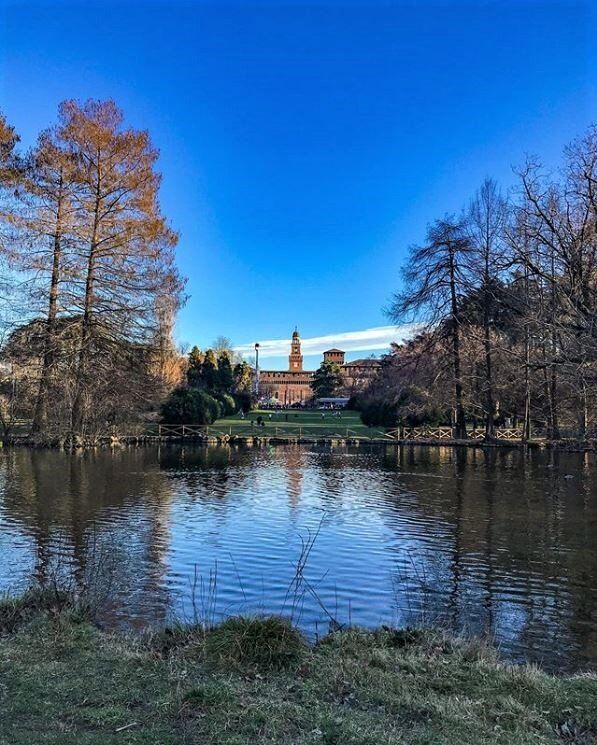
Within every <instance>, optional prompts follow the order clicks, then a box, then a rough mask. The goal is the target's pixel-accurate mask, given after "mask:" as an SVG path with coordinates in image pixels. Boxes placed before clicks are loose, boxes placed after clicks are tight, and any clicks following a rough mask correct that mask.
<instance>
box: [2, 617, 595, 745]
mask: <svg viewBox="0 0 597 745" xmlns="http://www.w3.org/2000/svg"><path fill="white" fill-rule="evenodd" d="M162 642H163V637H162V636H161V635H158V636H155V637H129V636H120V635H113V634H107V633H104V632H102V631H99V630H98V629H96V628H94V627H93V626H91V625H89V624H87V623H81V622H79V623H73V621H72V620H70V617H69V616H68V614H67V616H66V618H65V617H63V614H57V615H56V614H49V613H47V612H40V613H39V614H38V615H36V616H34V617H31V618H29V619H28V620H27V622H26V623H24V624H21V625H20V626H19V627H18V628H16V629H15V630H14V632H13V633H11V634H6V635H5V636H4V637H3V638H1V639H0V723H1V724H0V743H2V745H9V744H10V745H31V744H32V743H55V744H57V745H58V744H59V745H75V744H76V745H111V744H112V743H128V744H133V743H138V744H144V745H149V744H150V743H151V744H152V745H154V744H155V743H160V745H169V744H172V745H174V743H202V744H204V745H266V744H268V745H272V744H277V743H279V744H280V745H282V743H283V744H284V745H287V744H288V743H291V744H292V743H295V744H297V745H315V744H316V743H324V744H326V745H331V744H332V743H335V744H337V745H398V743H411V744H412V745H432V744H433V745H436V744H437V745H441V744H442V743H445V744H446V745H452V744H453V745H456V744H458V745H485V744H486V745H490V744H491V745H494V744H497V745H522V743H529V744H530V743H554V744H555V743H560V745H562V743H570V744H571V743H577V745H579V744H581V743H582V744H584V745H588V743H591V742H594V738H595V735H596V734H597V678H595V676H590V675H585V676H576V677H568V678H557V677H552V676H549V675H547V674H545V673H543V672H541V671H540V670H538V669H536V668H532V667H515V666H509V665H505V664H502V663H500V662H499V661H497V658H496V654H495V652H494V651H493V650H492V649H491V648H489V647H487V646H486V645H484V644H481V643H478V642H475V643H469V642H465V641H461V640H454V639H447V638H446V637H444V636H443V635H441V634H438V633H431V632H417V633H413V632H406V633H405V632H396V631H392V630H389V629H383V630H379V631H377V632H364V631H359V630H356V629H352V630H347V631H342V632H338V633H336V634H333V635H332V636H329V637H326V638H325V639H323V640H322V641H321V642H320V643H319V644H317V645H315V646H308V645H307V644H305V643H304V642H303V641H302V638H301V637H300V635H298V634H296V632H294V630H292V629H291V627H290V626H289V625H288V624H287V623H286V622H280V621H279V619H255V618H253V619H244V620H243V619H234V621H233V622H232V621H229V622H227V623H225V624H224V625H223V626H221V627H219V628H216V629H215V630H211V631H205V630H201V629H197V628H190V629H189V630H188V633H185V632H184V630H183V629H179V631H178V637H177V642H176V644H173V645H170V646H168V647H164V646H163V643H162ZM280 653H281V655H282V657H281V658H280V657H279V656H278V655H279V654H280ZM272 654H273V657H272ZM281 661H282V662H283V664H280V662H281ZM289 662H291V664H287V663H289Z"/></svg>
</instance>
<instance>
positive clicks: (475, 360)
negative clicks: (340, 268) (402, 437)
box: [369, 125, 597, 439]
mask: <svg viewBox="0 0 597 745" xmlns="http://www.w3.org/2000/svg"><path fill="white" fill-rule="evenodd" d="M517 176H518V185H517V188H516V189H515V190H513V192H512V193H511V194H510V195H509V196H508V198H506V197H505V196H504V195H502V194H501V192H500V190H499V188H498V186H497V184H496V183H495V182H494V181H493V180H491V179H488V180H486V181H485V182H484V183H483V184H482V186H481V188H480V189H479V191H478V192H477V193H476V194H475V195H474V197H473V199H472V200H471V202H470V204H469V205H468V207H467V208H466V209H465V210H463V213H462V215H461V216H459V217H458V218H455V217H447V218H443V219H441V220H438V221H436V222H435V223H433V224H432V225H431V226H430V227H429V228H428V231H427V240H426V242H425V243H424V244H422V245H420V246H414V247H413V248H411V250H410V254H409V259H408V263H407V266H406V269H405V270H404V273H403V289H402V290H401V292H400V293H398V294H397V295H396V296H395V297H394V300H393V303H392V304H391V306H390V308H389V309H388V313H389V316H390V317H391V318H392V319H393V320H394V321H396V322H400V321H404V320H410V321H412V320H415V321H418V322H419V323H421V324H422V327H423V332H422V333H421V335H420V336H419V337H417V339H415V340H413V341H412V342H410V343H408V344H406V345H404V346H402V347H400V348H396V349H395V350H394V351H393V354H391V355H389V356H388V358H387V359H386V364H385V367H384V371H383V373H382V375H381V376H380V379H379V380H378V381H377V382H376V384H375V386H374V387H373V389H372V390H371V391H370V392H369V398H370V399H371V401H377V402H378V404H379V401H380V400H385V401H386V403H388V402H389V409H388V408H387V406H386V416H389V417H390V418H392V417H393V418H394V419H396V418H400V417H401V416H402V415H407V416H410V417H414V418H417V417H419V419H421V417H422V418H424V417H425V416H427V417H430V418H431V419H436V420H437V419H441V420H443V421H444V422H445V423H450V420H452V423H453V424H454V425H455V426H456V427H459V428H460V429H462V427H464V423H465V420H469V421H470V420H473V421H476V420H478V421H482V422H483V423H484V426H485V431H486V434H487V435H488V436H491V435H492V434H493V428H494V425H495V423H496V421H500V420H502V419H504V418H507V419H511V420H512V421H514V422H517V423H519V424H520V425H521V426H522V427H523V429H524V433H525V436H526V437H529V436H530V432H531V427H532V426H535V427H537V426H540V427H543V428H545V431H546V433H547V435H548V436H549V437H551V438H556V439H557V438H558V437H560V436H561V434H562V432H563V431H564V430H565V431H571V430H574V431H575V432H576V433H578V434H579V435H581V436H585V435H586V433H587V431H588V430H590V429H591V428H593V427H594V426H595V405H596V398H597V127H596V126H595V125H593V126H591V127H590V128H589V130H588V131H587V132H586V134H585V135H584V136H583V137H582V138H580V139H578V140H577V141H575V142H573V143H572V144H571V145H569V146H568V147H567V148H566V149H565V151H564V158H563V166H562V168H561V169H560V171H559V172H558V173H556V174H555V175H554V174H549V173H546V172H545V170H544V169H543V167H542V166H541V164H540V163H538V162H536V161H528V162H527V163H526V164H525V165H524V167H522V168H521V169H520V170H519V171H518V173H517ZM388 411H389V412H390V413H389V414H388V413H387V412H388Z"/></svg>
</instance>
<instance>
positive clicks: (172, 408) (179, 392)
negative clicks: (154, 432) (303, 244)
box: [161, 388, 221, 424]
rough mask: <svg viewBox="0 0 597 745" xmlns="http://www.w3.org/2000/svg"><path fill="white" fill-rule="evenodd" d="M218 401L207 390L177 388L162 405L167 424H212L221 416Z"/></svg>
mask: <svg viewBox="0 0 597 745" xmlns="http://www.w3.org/2000/svg"><path fill="white" fill-rule="evenodd" d="M220 411H221V410H220V406H219V404H218V402H217V401H216V400H215V398H213V397H212V396H210V395H209V394H208V393H205V391H199V390H196V389H194V388H177V389H176V390H175V391H173V392H172V393H171V394H170V395H169V396H168V398H167V400H166V401H165V402H164V403H163V404H162V407H161V417H162V421H163V422H164V423H166V424H212V423H213V422H215V420H216V419H217V418H218V417H219V416H220Z"/></svg>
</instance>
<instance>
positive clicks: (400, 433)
mask: <svg viewBox="0 0 597 745" xmlns="http://www.w3.org/2000/svg"><path fill="white" fill-rule="evenodd" d="M494 436H495V439H496V440H505V441H510V442H512V441H520V440H522V439H523V432H522V429H518V428H513V427H510V428H505V429H496V430H495V432H494ZM385 437H386V438H388V439H390V440H402V441H404V440H406V441H410V440H412V441H416V440H437V441H438V442H440V441H442V440H455V439H456V437H455V434H454V429H453V428H452V427H398V428H397V429H392V430H389V431H388V432H386V433H385ZM466 439H467V440H484V439H485V430H482V429H469V430H467V433H466Z"/></svg>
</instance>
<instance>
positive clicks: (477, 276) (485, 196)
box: [465, 179, 508, 437]
mask: <svg viewBox="0 0 597 745" xmlns="http://www.w3.org/2000/svg"><path fill="white" fill-rule="evenodd" d="M506 218H507V203H506V200H505V199H504V198H503V197H502V195H501V193H500V191H499V188H498V186H497V183H496V182H495V181H494V180H493V179H486V180H485V181H484V182H483V184H482V186H481V188H480V189H479V190H478V191H477V193H476V194H475V196H474V198H473V199H472V201H471V203H470V205H469V209H468V212H467V215H466V218H465V226H466V230H467V234H468V237H469V240H470V248H471V250H470V256H469V259H470V270H471V275H472V279H473V282H474V283H475V285H476V286H478V288H479V290H478V296H479V301H480V306H481V318H480V321H481V326H482V328H483V348H484V356H485V359H484V367H485V369H484V386H483V388H484V409H485V411H484V414H485V417H484V418H485V434H486V436H487V437H493V433H494V419H495V394H494V380H493V351H494V350H493V344H492V329H493V328H494V325H495V323H494V321H495V315H496V312H497V305H498V292H499V284H500V279H501V275H502V273H503V271H504V269H505V267H506V266H507V265H508V260H507V257H506V255H505V253H506V246H505V242H504V240H503V238H504V228H505V225H506Z"/></svg>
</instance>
